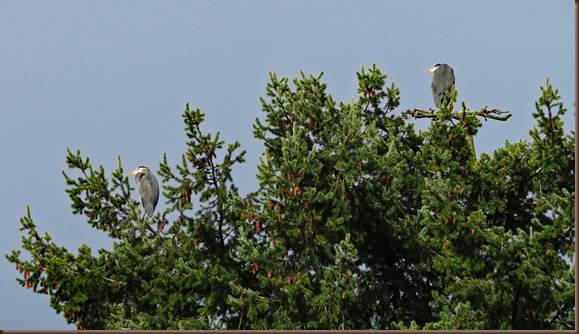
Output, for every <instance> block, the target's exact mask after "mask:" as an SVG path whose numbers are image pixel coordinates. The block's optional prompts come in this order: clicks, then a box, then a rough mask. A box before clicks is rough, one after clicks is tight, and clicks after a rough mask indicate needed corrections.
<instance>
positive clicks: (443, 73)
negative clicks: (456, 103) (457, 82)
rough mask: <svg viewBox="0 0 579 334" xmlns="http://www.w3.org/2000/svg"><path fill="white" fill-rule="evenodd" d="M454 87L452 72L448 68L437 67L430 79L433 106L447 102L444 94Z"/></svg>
mask: <svg viewBox="0 0 579 334" xmlns="http://www.w3.org/2000/svg"><path fill="white" fill-rule="evenodd" d="M452 85H454V71H453V69H452V68H450V67H449V66H446V67H443V66H441V67H439V68H438V69H437V70H436V71H435V72H434V76H433V77H432V97H433V98H434V104H436V106H437V107H438V106H440V104H441V103H442V102H443V101H447V100H448V97H447V96H446V92H447V91H449V90H450V89H451V88H452Z"/></svg>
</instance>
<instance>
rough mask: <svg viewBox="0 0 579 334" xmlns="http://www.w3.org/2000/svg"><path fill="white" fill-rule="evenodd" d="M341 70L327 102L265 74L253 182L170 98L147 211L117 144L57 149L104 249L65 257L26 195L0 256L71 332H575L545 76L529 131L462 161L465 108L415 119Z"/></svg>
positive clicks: (240, 156)
mask: <svg viewBox="0 0 579 334" xmlns="http://www.w3.org/2000/svg"><path fill="white" fill-rule="evenodd" d="M357 78H358V82H359V87H358V89H357V93H358V96H357V98H356V99H353V100H352V101H351V102H350V103H348V104H345V103H336V102H334V100H333V99H332V97H331V95H330V94H329V93H328V92H327V88H328V87H327V85H326V84H325V83H323V82H322V74H320V75H318V76H313V75H309V76H307V75H305V74H304V73H301V76H300V77H299V78H296V79H294V80H293V85H290V82H289V80H288V79H287V78H281V79H278V78H277V76H276V75H275V73H272V74H270V82H269V83H268V84H267V87H266V96H265V97H263V98H261V104H262V109H263V111H264V113H265V117H264V118H263V119H261V118H258V119H256V121H255V124H254V127H253V130H254V136H255V137H256V138H258V139H260V140H261V141H262V142H263V145H264V153H263V154H262V156H261V157H260V160H259V164H258V173H257V181H258V186H257V189H256V190H255V191H253V192H250V193H249V194H245V195H243V196H242V195H240V194H239V192H238V190H237V187H236V186H235V182H234V180H233V178H232V174H231V172H232V170H233V168H234V167H235V165H236V164H240V163H244V154H245V152H241V153H239V152H238V150H239V146H240V145H239V143H237V142H235V143H232V144H226V143H225V142H224V141H222V140H220V137H219V133H217V134H215V135H212V134H205V133H203V132H202V124H203V121H204V119H205V116H204V114H203V113H202V112H201V111H200V110H198V109H195V110H191V109H190V108H189V105H187V106H186V108H185V111H184V113H183V121H184V124H185V132H186V135H187V138H188V139H187V142H186V146H185V153H184V154H183V155H182V158H181V161H180V162H178V164H176V165H175V166H171V165H170V163H169V162H168V161H167V157H166V156H164V157H163V160H162V162H161V163H160V164H159V170H158V175H159V177H160V179H161V184H162V187H163V197H164V198H165V201H166V204H167V209H166V211H165V212H160V213H157V214H156V215H155V216H154V217H153V218H152V219H149V218H146V219H142V218H140V217H141V212H140V209H139V205H138V203H136V202H135V201H133V200H132V199H131V190H133V189H132V188H131V186H130V185H129V181H128V179H127V177H125V176H124V173H123V168H122V164H121V160H120V157H119V161H118V167H117V169H116V170H115V171H113V172H112V174H111V178H110V179H107V177H106V173H105V171H104V169H103V167H102V166H101V167H99V168H93V167H92V165H91V163H90V161H89V159H88V158H83V157H82V156H81V154H80V152H76V154H73V153H72V152H71V151H70V150H68V151H67V153H68V154H67V157H66V161H67V164H68V167H69V169H70V170H71V171H67V172H63V175H64V178H65V181H66V184H67V190H66V191H67V193H68V194H69V195H70V198H71V202H72V205H71V206H72V211H73V213H74V214H77V215H82V216H84V217H86V219H87V223H88V224H90V225H91V226H92V227H94V228H95V229H97V230H100V231H102V232H104V233H107V235H108V236H109V237H110V238H111V240H112V250H104V249H100V250H98V251H97V252H96V254H93V252H92V250H91V249H90V248H89V247H88V246H87V245H83V246H82V247H80V248H79V249H78V250H77V251H76V252H75V253H74V254H73V253H71V252H69V251H68V250H67V249H65V248H63V247H60V246H58V245H57V244H55V243H54V242H53V241H52V240H51V237H50V235H49V234H45V235H44V236H41V235H39V234H38V232H37V229H36V225H35V224H34V222H33V219H32V216H31V214H30V210H29V209H28V208H27V211H26V215H25V216H24V217H23V218H22V219H21V220H20V223H21V225H22V228H21V230H22V231H25V233H26V234H25V236H24V237H23V239H22V240H23V242H22V249H23V250H24V251H26V252H27V253H28V254H30V256H29V258H30V259H29V260H24V259H22V258H21V250H14V251H12V253H11V254H9V255H7V259H8V260H9V261H10V262H12V263H14V264H15V265H16V269H17V271H18V272H19V273H20V275H21V277H19V278H17V281H18V283H19V284H20V285H21V286H23V287H26V288H28V289H32V290H33V291H34V292H35V293H41V294H48V295H49V296H50V303H51V307H52V308H54V309H55V310H56V311H57V312H58V313H60V312H62V313H63V315H64V317H65V319H66V320H67V321H68V322H70V323H75V324H76V325H77V327H78V328H86V329H123V328H126V329H128V328H130V329H215V328H217V329H220V328H227V329H572V328H574V327H575V320H574V297H575V296H574V290H575V285H574V280H575V276H574V275H575V271H574V263H573V262H572V261H573V258H574V247H573V245H574V238H575V230H574V219H575V216H574V214H575V213H574V207H575V202H574V196H575V192H574V178H575V175H574V163H575V160H574V148H575V147H574V138H573V137H572V136H571V135H566V134H565V133H564V131H563V127H562V126H563V121H562V116H563V114H564V113H565V109H564V108H563V105H562V104H561V102H560V101H559V99H560V97H559V95H558V91H557V90H554V89H553V88H552V86H551V85H550V83H549V82H548V81H547V84H546V86H545V87H543V88H541V90H542V95H541V96H540V98H539V100H538V101H537V103H536V112H535V113H534V114H533V116H534V117H535V118H536V119H537V124H536V125H535V126H534V127H533V128H532V129H531V130H530V136H531V141H530V142H528V141H524V140H521V141H519V142H517V143H509V142H506V143H505V146H504V147H503V148H500V149H498V150H497V151H495V152H494V153H493V155H492V156H490V155H488V154H482V155H481V158H480V160H478V161H477V159H476V156H475V154H474V150H473V147H472V144H471V138H472V136H475V135H476V133H477V131H478V129H479V128H480V127H481V126H482V124H481V122H480V121H479V120H478V118H477V116H476V115H473V114H470V115H467V114H466V113H465V116H464V117H463V118H462V119H461V120H460V121H458V122H456V121H455V120H453V119H452V118H451V117H450V112H451V110H450V105H443V106H441V109H440V110H439V111H437V116H438V117H437V119H436V120H435V121H432V123H431V124H430V127H429V128H428V130H426V131H421V132H418V133H417V132H416V131H415V130H414V128H413V125H412V123H409V122H408V121H407V119H406V118H405V117H402V116H400V115H396V114H395V113H394V111H395V109H396V108H397V107H398V106H399V103H400V92H399V90H398V88H396V87H395V85H394V84H393V83H391V84H388V85H387V81H386V79H387V76H386V75H384V74H382V73H381V71H380V70H379V69H378V68H377V67H376V65H372V66H371V67H370V68H369V69H366V68H364V67H362V68H361V70H360V72H358V73H357ZM449 97H450V99H451V102H456V98H457V91H456V89H455V88H454V87H453V89H452V90H451V91H450V92H449ZM463 110H467V106H466V104H465V103H463ZM72 175H76V176H75V177H73V176H72ZM133 197H135V195H134V194H133ZM169 217H174V218H171V221H169ZM150 224H154V226H156V232H154V233H151V232H150V231H149V230H148V227H149V225H150Z"/></svg>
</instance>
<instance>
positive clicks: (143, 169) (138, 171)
mask: <svg viewBox="0 0 579 334" xmlns="http://www.w3.org/2000/svg"><path fill="white" fill-rule="evenodd" d="M149 172H150V170H149V168H147V167H145V166H139V167H137V169H135V170H134V171H132V172H130V173H128V174H127V176H131V175H134V174H137V175H139V174H147V173H149Z"/></svg>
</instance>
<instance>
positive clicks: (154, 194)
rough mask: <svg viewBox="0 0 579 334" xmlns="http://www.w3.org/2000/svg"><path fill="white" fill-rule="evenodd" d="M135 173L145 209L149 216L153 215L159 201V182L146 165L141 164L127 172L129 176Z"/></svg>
mask: <svg viewBox="0 0 579 334" xmlns="http://www.w3.org/2000/svg"><path fill="white" fill-rule="evenodd" d="M133 174H134V175H135V181H136V182H137V190H138V191H139V198H140V199H141V205H142V206H143V208H144V209H145V213H146V214H147V216H149V217H152V216H153V213H154V212H155V207H156V206H157V202H158V201H159V183H158V182H157V179H156V178H155V175H153V173H151V171H150V170H149V168H147V167H145V166H139V167H138V168H137V169H135V170H134V171H132V172H130V173H129V174H127V176H128V175H133Z"/></svg>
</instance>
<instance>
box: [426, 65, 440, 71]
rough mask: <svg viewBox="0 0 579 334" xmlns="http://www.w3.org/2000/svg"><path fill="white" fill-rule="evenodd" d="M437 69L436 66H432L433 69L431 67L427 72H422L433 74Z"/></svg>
mask: <svg viewBox="0 0 579 334" xmlns="http://www.w3.org/2000/svg"><path fill="white" fill-rule="evenodd" d="M437 68H438V66H434V67H431V68H429V69H427V70H424V72H434V71H436V69H437Z"/></svg>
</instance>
